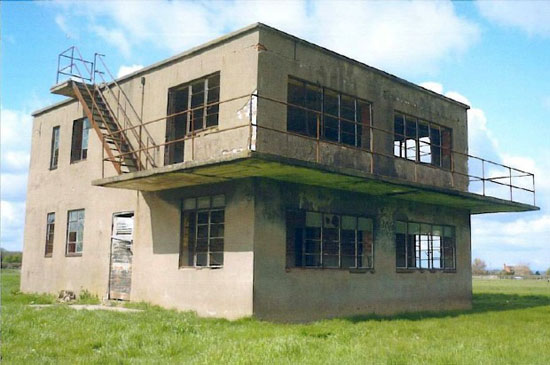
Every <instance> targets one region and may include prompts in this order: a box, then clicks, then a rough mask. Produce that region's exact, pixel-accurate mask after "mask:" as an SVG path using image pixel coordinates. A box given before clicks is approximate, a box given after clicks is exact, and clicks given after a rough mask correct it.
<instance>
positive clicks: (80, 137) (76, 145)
mask: <svg viewBox="0 0 550 365" xmlns="http://www.w3.org/2000/svg"><path fill="white" fill-rule="evenodd" d="M89 131H90V122H89V121H88V118H82V119H77V120H75V121H74V122H73V136H72V141H71V162H76V161H80V160H85V159H86V157H87V156H88V135H89Z"/></svg>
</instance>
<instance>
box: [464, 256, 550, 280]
mask: <svg viewBox="0 0 550 365" xmlns="http://www.w3.org/2000/svg"><path fill="white" fill-rule="evenodd" d="M545 274H546V276H550V267H549V268H548V269H547V270H546V273H545ZM472 275H507V276H513V275H515V276H529V275H541V272H540V271H535V272H533V271H531V268H530V267H529V265H528V264H519V265H514V266H508V265H506V264H504V268H503V269H502V270H487V264H486V263H485V261H483V260H482V259H480V258H475V259H474V261H472Z"/></svg>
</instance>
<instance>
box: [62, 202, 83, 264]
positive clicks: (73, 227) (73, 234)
mask: <svg viewBox="0 0 550 365" xmlns="http://www.w3.org/2000/svg"><path fill="white" fill-rule="evenodd" d="M83 241H84V209H77V210H69V213H68V214H67V246H66V249H65V254H66V255H69V256H70V255H80V254H82V243H83Z"/></svg>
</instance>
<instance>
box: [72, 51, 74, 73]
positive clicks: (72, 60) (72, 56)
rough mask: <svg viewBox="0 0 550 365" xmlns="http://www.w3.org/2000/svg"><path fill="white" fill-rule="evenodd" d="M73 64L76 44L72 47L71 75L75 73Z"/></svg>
mask: <svg viewBox="0 0 550 365" xmlns="http://www.w3.org/2000/svg"><path fill="white" fill-rule="evenodd" d="M73 65H74V46H72V47H71V75H72V74H73Z"/></svg>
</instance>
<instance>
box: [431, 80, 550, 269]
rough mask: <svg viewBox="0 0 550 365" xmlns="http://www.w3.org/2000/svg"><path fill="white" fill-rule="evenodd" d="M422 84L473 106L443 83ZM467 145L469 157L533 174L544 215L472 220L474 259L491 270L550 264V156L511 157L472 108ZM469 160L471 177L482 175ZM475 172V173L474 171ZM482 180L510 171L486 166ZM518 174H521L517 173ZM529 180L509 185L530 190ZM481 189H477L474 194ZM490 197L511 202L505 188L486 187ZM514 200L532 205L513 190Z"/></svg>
mask: <svg viewBox="0 0 550 365" xmlns="http://www.w3.org/2000/svg"><path fill="white" fill-rule="evenodd" d="M420 85H421V86H423V87H425V88H428V89H430V90H432V91H435V92H438V93H440V94H443V95H445V96H447V97H450V98H453V99H455V100H458V101H460V102H462V103H465V104H468V105H472V104H473V103H471V102H470V100H468V98H466V97H465V96H464V95H462V94H460V93H458V92H456V91H445V90H444V87H443V85H442V84H440V83H438V82H434V81H430V82H425V83H421V84H420ZM468 145H469V151H470V154H472V155H474V156H479V157H483V158H485V159H488V160H493V161H495V162H499V163H502V164H505V165H508V166H512V167H515V168H519V169H521V170H524V171H528V172H532V173H534V174H535V176H536V179H537V184H536V185H537V186H536V191H537V201H538V205H540V206H542V210H543V211H542V212H532V213H518V214H498V215H495V214H489V215H481V216H478V215H476V216H473V217H472V250H473V252H472V258H474V257H480V258H482V259H484V260H486V261H487V263H488V265H489V266H490V267H491V268H499V267H501V266H502V264H503V263H507V264H512V263H518V262H528V263H530V264H531V265H532V266H533V267H535V268H537V269H539V270H540V269H546V268H547V267H548V266H550V249H549V248H548V247H550V246H549V245H550V239H549V237H550V215H548V214H543V212H544V211H545V210H546V209H548V208H550V205H549V204H550V153H549V155H548V156H537V160H535V159H534V158H532V157H528V156H518V155H513V154H510V153H509V152H508V151H506V150H505V149H502V148H501V146H500V145H499V143H498V141H497V139H496V138H495V137H494V135H493V133H492V132H491V130H490V125H489V123H488V122H487V117H486V116H485V112H484V111H483V109H481V108H477V107H475V106H473V107H471V108H470V110H468ZM476 164H477V162H476V161H474V160H471V159H470V161H469V170H470V174H475V173H478V174H480V173H481V171H480V165H479V164H477V165H476ZM476 169H477V170H476ZM485 174H486V176H501V175H503V174H508V170H507V169H505V171H503V170H502V168H500V167H498V166H495V165H490V164H486V169H485ZM517 175H519V174H517ZM531 183H532V181H531V178H530V177H524V178H514V180H513V184H514V185H517V186H520V187H524V188H528V189H531V188H532V185H531ZM470 188H471V191H474V192H478V193H481V190H480V188H481V186H476V185H474V184H470ZM477 190H479V191H477ZM486 192H487V193H488V194H489V195H492V196H497V197H501V198H505V199H509V189H508V188H507V187H502V188H501V187H499V186H498V185H495V184H487V186H486ZM514 196H515V198H516V199H518V200H519V201H521V202H525V203H529V204H532V203H533V200H532V195H531V194H529V193H523V192H522V191H521V190H519V189H514Z"/></svg>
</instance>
